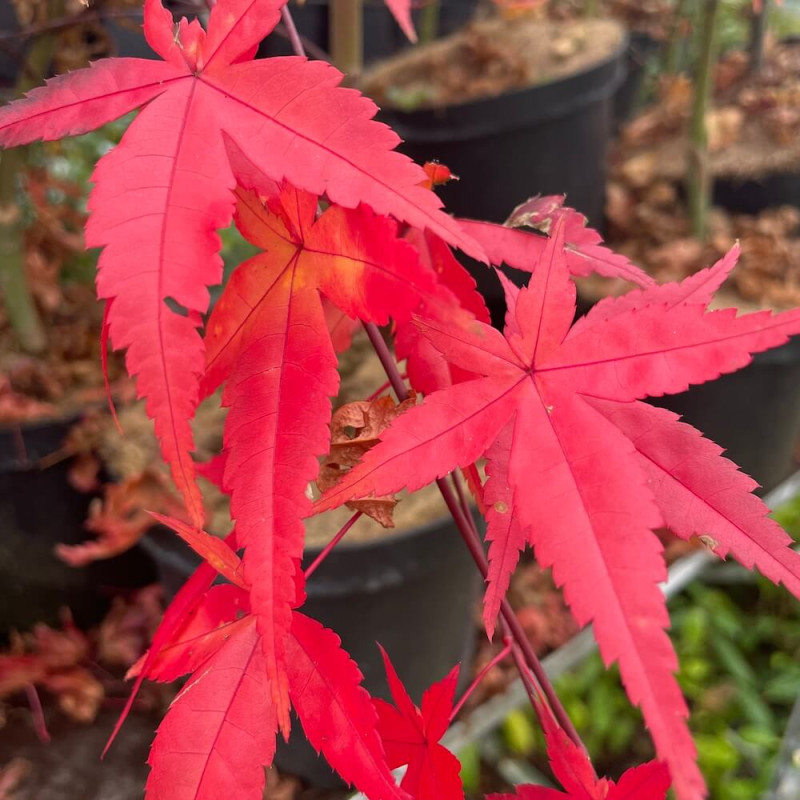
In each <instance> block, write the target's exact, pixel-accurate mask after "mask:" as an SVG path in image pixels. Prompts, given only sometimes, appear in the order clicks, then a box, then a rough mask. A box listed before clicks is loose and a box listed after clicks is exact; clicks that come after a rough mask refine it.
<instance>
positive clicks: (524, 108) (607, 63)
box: [361, 21, 630, 140]
mask: <svg viewBox="0 0 800 800" xmlns="http://www.w3.org/2000/svg"><path fill="white" fill-rule="evenodd" d="M612 22H614V24H615V25H616V26H617V27H618V29H619V32H620V39H619V42H618V43H617V46H616V47H615V48H614V49H613V50H612V51H611V52H610V53H608V54H607V55H606V56H605V57H604V58H603V59H602V60H600V61H597V62H594V63H592V64H589V65H586V66H584V67H582V68H581V69H580V70H578V71H577V72H573V73H570V74H567V75H562V76H561V77H557V78H554V79H553V80H549V81H544V82H541V81H539V82H536V83H533V84H531V85H528V86H524V87H515V88H512V89H509V90H507V91H505V92H501V93H500V94H495V95H491V96H486V97H478V98H471V99H469V100H464V101H461V102H457V103H452V104H448V105H443V106H435V107H431V106H427V107H423V108H415V109H412V110H404V109H403V108H401V107H398V106H392V105H387V104H384V105H383V106H381V108H380V116H381V117H383V118H384V120H385V121H387V122H389V124H391V126H392V127H393V128H395V130H396V131H397V132H398V134H399V135H400V136H401V138H405V137H404V136H403V129H404V128H408V129H410V130H413V131H414V138H415V139H420V138H431V139H432V140H438V139H440V138H441V136H440V135H437V134H436V132H431V134H430V137H425V136H424V134H425V133H428V131H426V130H425V129H427V128H430V127H431V126H440V127H446V128H447V131H446V133H445V138H448V139H452V138H453V136H454V131H457V130H459V129H466V131H465V134H464V135H461V136H458V137H457V138H474V137H477V136H479V135H484V132H486V131H488V132H491V131H493V129H494V128H495V127H496V122H495V118H496V116H497V115H498V114H499V115H500V117H501V118H504V117H508V116H510V115H513V116H515V117H518V119H517V120H515V122H514V125H513V127H527V126H532V125H539V124H544V123H546V122H548V121H549V120H551V119H553V118H555V117H561V116H564V115H565V114H568V113H569V112H570V111H571V110H573V108H578V107H580V106H582V105H584V104H587V103H590V102H593V101H595V100H600V99H603V98H605V97H606V96H609V95H612V94H613V93H614V92H615V91H616V90H617V88H618V86H619V85H620V84H621V83H622V81H623V80H624V77H625V74H626V69H625V66H624V63H623V62H624V57H625V55H626V53H627V51H628V48H629V45H630V34H629V32H628V30H627V29H626V28H625V26H624V25H622V24H621V23H619V22H617V21H612ZM361 88H362V90H363V91H365V92H367V91H368V87H367V86H366V85H364V84H362V87H361ZM536 95H539V97H536ZM534 98H535V100H536V102H535V103H534V102H532V100H533V99H534ZM507 127H508V126H507V125H506V126H504V128H507Z"/></svg>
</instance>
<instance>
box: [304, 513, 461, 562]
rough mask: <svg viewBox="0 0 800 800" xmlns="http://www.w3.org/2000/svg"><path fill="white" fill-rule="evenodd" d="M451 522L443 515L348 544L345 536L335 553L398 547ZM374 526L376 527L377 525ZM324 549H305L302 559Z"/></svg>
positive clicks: (446, 515) (313, 555) (448, 517)
mask: <svg viewBox="0 0 800 800" xmlns="http://www.w3.org/2000/svg"><path fill="white" fill-rule="evenodd" d="M452 521H453V518H452V517H451V516H450V514H443V515H442V516H440V517H436V518H435V519H432V520H430V521H429V522H423V523H422V524H421V525H415V526H414V527H411V528H405V529H403V530H400V531H394V530H391V529H390V532H387V534H386V535H385V536H376V537H375V538H374V539H367V540H364V541H354V542H349V543H348V541H347V536H345V537H344V539H342V541H341V543H340V544H339V545H338V546H337V548H336V550H335V552H345V551H347V552H351V553H366V552H369V551H371V550H380V549H382V548H386V547H391V546H393V545H400V544H402V543H405V542H411V541H414V540H415V539H419V538H421V537H424V536H426V535H428V534H429V533H431V532H432V531H435V530H437V529H438V528H444V527H446V526H447V525H449V524H451V523H452ZM375 524H376V525H377V524H378V523H375ZM324 549H325V547H324V546H322V547H320V546H314V547H305V548H304V549H303V557H304V558H308V557H311V558H314V557H316V556H317V555H319V554H320V553H321V552H322V551H323V550H324Z"/></svg>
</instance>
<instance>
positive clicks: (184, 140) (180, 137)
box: [0, 0, 481, 527]
mask: <svg viewBox="0 0 800 800" xmlns="http://www.w3.org/2000/svg"><path fill="white" fill-rule="evenodd" d="M284 2H285V0H219V2H218V3H216V4H215V5H214V8H213V9H212V11H211V13H210V15H209V21H208V32H206V31H204V30H203V28H202V27H201V26H200V24H199V22H197V20H195V21H193V22H191V23H189V22H187V20H186V19H185V18H184V19H182V20H181V22H180V24H179V25H177V26H175V25H173V20H172V16H171V14H170V13H169V12H167V11H166V10H165V9H164V8H163V6H162V4H161V0H146V2H145V16H144V33H145V37H146V39H147V41H148V43H149V44H150V46H151V47H152V48H153V50H154V51H155V52H156V53H157V54H158V55H160V56H161V57H162V59H163V61H161V62H159V61H151V60H148V59H137V58H112V59H104V60H101V61H97V62H95V63H93V64H92V65H91V66H90V67H89V68H87V69H83V70H78V71H76V72H72V73H69V74H66V75H62V76H59V77H56V78H54V79H52V80H50V81H48V83H47V85H46V86H44V87H42V88H39V89H35V90H34V91H32V92H30V93H29V94H28V95H27V97H26V98H23V99H21V100H17V101H16V102H14V103H11V104H10V105H8V106H7V107H5V108H3V109H0V146H4V147H9V146H13V145H20V144H25V143H27V142H31V141H34V140H36V139H45V140H50V139H57V138H60V137H62V136H68V135H76V134H81V133H85V132H87V131H90V130H93V129H94V128H97V127H98V126H100V125H103V124H104V123H107V122H110V121H111V120H113V119H116V118H118V117H120V116H122V115H124V114H126V113H128V112H129V111H132V110H133V109H136V108H138V107H140V106H143V109H142V111H141V113H140V114H139V116H138V117H137V118H136V119H135V120H134V122H133V123H132V124H131V125H130V127H129V128H128V130H127V132H126V133H125V135H124V136H123V138H122V141H121V142H120V144H119V146H117V147H116V148H114V149H113V150H112V151H111V152H110V153H108V154H107V155H105V156H104V157H103V158H102V159H101V160H100V162H99V163H98V165H97V168H96V169H95V172H94V174H93V176H92V180H93V181H94V183H95V187H94V189H93V191H92V194H91V197H90V201H89V207H90V209H91V215H90V218H89V221H88V224H87V228H86V242H87V244H88V245H89V246H90V247H102V248H103V252H102V253H101V256H100V262H99V273H98V277H97V290H98V296H99V297H100V298H101V299H105V300H107V301H108V304H109V306H108V314H107V323H108V324H107V326H106V327H105V331H106V332H107V333H108V334H109V335H110V337H111V339H112V341H113V343H114V346H115V347H117V348H126V349H127V365H128V371H129V372H130V374H132V375H137V376H138V380H139V392H140V394H141V395H142V396H145V397H146V398H147V408H148V413H149V414H150V416H152V417H153V418H154V420H155V426H156V434H157V436H158V438H159V441H160V442H161V447H162V451H163V454H164V457H165V459H166V460H167V462H168V463H169V464H170V466H171V468H172V474H173V477H174V479H175V482H176V485H177V486H178V488H179V489H180V491H181V493H182V495H183V496H184V498H185V500H186V503H187V506H188V508H189V510H190V512H191V515H192V521H193V523H194V525H195V526H196V527H202V523H203V509H202V502H201V498H200V495H199V492H198V489H197V487H196V484H195V481H194V466H193V464H192V460H191V458H190V455H189V454H190V452H191V451H192V449H193V437H192V432H191V429H190V425H189V422H190V420H191V418H192V416H193V415H194V411H195V408H196V405H197V400H198V396H197V384H198V380H199V376H200V375H202V373H203V366H204V364H203V343H202V340H201V338H200V336H199V333H198V330H197V328H198V326H199V324H200V321H201V314H203V313H204V312H205V311H206V310H207V308H208V303H209V295H208V291H207V288H206V287H208V286H210V285H213V284H218V283H220V281H221V279H222V260H221V258H220V257H219V248H220V240H219V237H218V236H217V233H216V231H217V230H219V229H220V228H224V227H225V226H226V225H228V223H229V222H230V219H231V216H232V212H233V206H234V196H233V194H232V193H231V189H232V188H233V185H234V180H233V176H232V173H231V169H230V166H229V163H228V159H227V154H226V149H225V145H224V139H225V136H228V137H230V138H231V139H232V140H233V141H235V142H238V143H240V145H242V146H243V147H246V148H247V151H248V153H250V154H251V158H253V160H254V161H255V162H256V163H257V165H258V166H259V167H260V168H261V169H262V170H263V171H264V172H265V173H266V174H268V175H269V176H270V177H271V178H273V179H275V180H281V179H283V178H286V179H287V180H289V181H290V182H291V183H292V184H293V185H295V186H297V187H300V188H302V189H305V190H307V191H309V192H313V193H315V194H317V195H321V194H322V193H326V194H327V196H328V198H329V199H330V200H331V201H333V202H335V203H337V204H339V205H340V206H343V207H347V208H354V207H355V206H356V205H358V204H359V203H362V202H363V203H367V204H369V205H370V206H371V207H372V208H373V209H374V210H375V211H377V212H378V213H381V214H391V215H393V216H395V217H396V218H397V219H399V220H402V221H405V222H408V223H409V224H412V225H414V226H416V227H420V228H430V229H431V230H434V231H436V232H437V233H438V234H439V235H441V236H442V237H444V238H445V239H446V240H447V241H449V242H450V243H452V244H456V245H459V246H462V247H464V248H466V249H467V250H470V251H472V252H473V253H475V254H477V255H478V257H481V251H480V248H479V247H478V246H477V245H475V243H474V242H472V240H471V239H470V238H469V237H468V236H467V235H466V234H464V233H463V232H462V231H461V229H460V228H459V226H458V225H457V223H456V222H455V221H454V220H452V219H450V218H449V217H448V216H447V215H445V214H444V213H443V212H442V211H441V210H440V206H441V202H440V201H439V199H438V198H437V197H436V195H435V194H433V192H431V191H429V190H427V189H425V188H424V187H422V186H421V185H420V183H421V182H422V181H424V180H425V178H426V176H425V173H424V171H423V170H422V168H421V167H419V166H417V165H415V164H414V163H413V162H411V161H410V160H409V159H408V158H406V157H405V156H403V155H401V154H399V153H397V152H395V151H394V150H393V148H394V147H395V146H396V145H397V143H398V142H399V139H398V137H397V136H396V135H395V134H394V133H393V132H392V131H391V130H390V129H389V128H387V127H386V126H385V125H381V124H378V123H376V122H374V121H373V120H372V117H373V116H374V114H375V111H376V107H375V105H374V104H373V103H372V102H370V101H369V100H367V99H366V98H364V97H362V96H361V95H360V94H359V93H358V92H355V91H353V90H352V89H340V88H338V84H339V82H340V81H341V79H342V75H341V73H339V72H338V71H337V70H336V69H334V68H333V67H332V66H330V65H329V64H327V63H324V62H321V61H312V62H309V61H306V60H305V59H303V58H297V57H287V58H273V59H267V60H262V61H254V60H252V59H253V57H254V55H255V51H256V49H257V47H258V44H259V42H260V41H261V39H263V38H264V36H266V35H267V34H268V33H269V32H270V31H271V30H272V29H273V27H274V26H275V24H276V23H277V22H278V20H279V18H280V9H281V6H282V5H283V4H284ZM395 5H396V4H395ZM168 299H169V300H171V301H172V302H173V303H175V304H177V306H178V307H179V308H178V309H172V308H170V307H168V305H167V300H168Z"/></svg>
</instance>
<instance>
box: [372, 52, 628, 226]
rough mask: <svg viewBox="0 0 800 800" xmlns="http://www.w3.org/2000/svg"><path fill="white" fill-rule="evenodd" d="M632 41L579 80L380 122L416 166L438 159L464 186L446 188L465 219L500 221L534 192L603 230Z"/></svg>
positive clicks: (445, 196)
mask: <svg viewBox="0 0 800 800" xmlns="http://www.w3.org/2000/svg"><path fill="white" fill-rule="evenodd" d="M627 47H628V44H627V37H626V36H623V37H622V41H621V43H620V45H619V46H618V47H617V49H616V50H615V51H614V53H612V54H611V55H610V56H609V57H608V58H606V60H605V61H603V62H601V63H599V64H595V65H594V66H592V67H590V68H588V69H585V70H583V71H582V72H579V73H577V74H574V75H570V76H567V77H565V78H561V79H558V80H555V81H552V82H550V83H544V84H538V85H535V86H531V87H529V88H527V89H522V90H518V91H513V92H506V93H505V94H501V95H498V96H495V97H487V98H485V99H481V100H476V101H472V102H468V103H461V104H458V105H452V106H445V107H442V108H420V109H417V110H414V111H402V110H400V109H396V108H383V109H381V111H380V112H379V115H378V117H379V119H381V120H382V121H383V122H385V123H387V124H388V125H390V126H391V127H392V128H393V129H394V130H395V131H396V132H397V134H398V135H399V136H400V138H401V139H403V140H404V142H403V144H401V145H400V147H399V149H400V150H402V151H403V152H405V153H406V154H407V155H409V156H411V158H413V159H414V160H415V161H417V162H419V163H424V162H425V161H431V160H439V161H441V162H442V163H443V164H446V165H447V166H448V167H449V168H450V169H451V170H452V171H453V172H454V173H455V174H456V175H458V176H459V177H460V181H458V182H452V183H450V184H447V185H444V186H442V187H439V188H438V192H439V194H440V195H441V197H442V200H443V201H444V203H445V206H446V207H447V210H448V211H449V212H451V213H453V214H455V215H457V216H460V217H469V218H472V219H486V220H490V221H493V222H502V221H503V220H505V219H506V217H507V216H508V215H509V213H510V212H511V211H512V209H513V208H514V207H515V206H517V205H519V203H521V202H524V201H525V200H527V199H528V198H529V197H531V196H533V195H535V194H564V193H566V195H567V203H568V204H569V205H570V206H572V207H574V208H577V209H578V210H579V211H581V212H583V213H584V214H585V215H586V216H587V217H588V218H589V220H590V223H591V224H592V225H594V226H595V227H602V220H603V206H604V203H605V191H606V151H607V147H608V142H609V137H610V134H611V130H612V125H613V120H614V97H615V94H616V92H617V89H618V88H619V87H620V85H621V84H622V81H623V80H624V78H625V74H626V65H625V59H626V52H627Z"/></svg>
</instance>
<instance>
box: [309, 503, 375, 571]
mask: <svg viewBox="0 0 800 800" xmlns="http://www.w3.org/2000/svg"><path fill="white" fill-rule="evenodd" d="M361 513H362V512H361V511H356V513H355V514H353V516H352V517H350V519H349V520H347V522H345V524H344V525H343V526H342V528H341V530H340V531H339V533H337V534H336V536H334V537H333V539H331V540H330V541H329V542H328V544H326V545H325V547H324V548H323V550H322V552H321V553H320V554H319V555H318V556H317V557H316V558H315V559H314V560H313V561H312V562H311V564H309V566H308V569H307V570H306V571H305V576H306V580H308V579H309V578H310V577H311V576H312V575H313V574H314V572H315V571H316V569H317V567H318V566H319V565H320V564H321V563H322V562H323V561H324V560H325V559H326V558H327V557H328V556H329V555H330V552H331V550H333V548H334V547H336V545H337V544H339V542H341V541H342V539H343V538H344V536H345V534H346V533H347V532H348V531H349V530H350V528H352V527H353V525H355V524H356V521H357V520H358V518H359V517H360V516H361Z"/></svg>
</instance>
